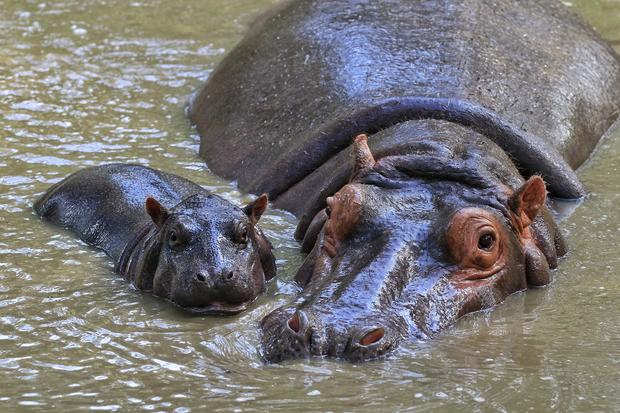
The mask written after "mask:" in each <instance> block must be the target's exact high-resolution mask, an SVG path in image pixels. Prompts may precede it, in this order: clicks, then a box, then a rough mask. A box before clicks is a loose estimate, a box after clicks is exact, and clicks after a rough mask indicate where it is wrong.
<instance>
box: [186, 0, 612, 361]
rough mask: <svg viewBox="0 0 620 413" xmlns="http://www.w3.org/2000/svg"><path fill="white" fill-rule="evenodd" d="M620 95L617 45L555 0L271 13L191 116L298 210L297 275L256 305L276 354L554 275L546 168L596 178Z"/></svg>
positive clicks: (341, 347)
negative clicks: (264, 310)
mask: <svg viewBox="0 0 620 413" xmlns="http://www.w3.org/2000/svg"><path fill="white" fill-rule="evenodd" d="M619 107H620V63H619V59H618V56H617V55H616V53H615V52H614V51H613V50H612V49H611V48H610V47H609V46H608V45H607V44H605V43H604V42H603V41H602V40H601V39H600V37H599V36H598V35H597V34H596V33H595V32H594V30H593V29H592V28H590V27H589V26H587V25H586V24H584V23H583V22H582V21H581V20H580V19H579V18H578V17H576V16H575V15H573V14H572V12H571V11H570V10H568V9H567V8H566V7H565V6H564V5H562V4H561V3H560V2H559V1H545V2H541V1H537V0H522V1H521V0H520V1H516V0H460V1H459V0H439V1H423V0H415V1H387V0H384V1H377V0H367V1H364V0H362V1H347V0H325V1H320V2H317V1H311V0H299V1H290V2H287V3H285V4H284V5H282V6H281V7H279V8H278V9H275V10H274V11H273V12H271V13H269V14H266V15H264V16H262V17H261V18H260V19H259V20H258V21H257V23H256V24H255V25H254V26H253V27H252V28H251V30H250V32H249V33H248V35H247V36H246V37H245V38H244V39H243V40H242V41H241V42H240V44H239V45H238V46H237V47H236V48H235V49H233V50H232V51H231V52H230V53H229V54H228V56H227V57H226V58H225V59H224V60H223V61H222V63H221V64H220V65H219V66H218V67H217V68H216V69H215V70H214V71H213V73H212V74H211V76H210V78H209V80H208V81H207V83H206V85H205V86H204V88H203V89H202V90H201V91H200V93H198V94H197V96H196V98H195V100H194V101H193V102H192V104H191V107H190V118H191V120H192V122H193V123H194V124H195V125H196V126H197V129H198V132H199V133H200V135H201V146H200V155H201V156H202V157H203V158H204V159H205V160H206V161H207V163H208V165H209V167H210V169H211V170H212V171H213V172H215V173H217V174H220V175H223V176H226V177H229V178H234V179H236V180H237V181H238V184H239V187H240V189H242V190H245V191H249V192H254V193H256V192H267V193H269V196H270V198H271V199H272V200H273V202H274V205H275V206H276V207H279V208H283V209H287V210H289V211H291V212H293V213H294V214H295V215H296V216H297V217H298V218H299V219H300V222H299V225H298V228H297V232H296V237H297V239H298V240H299V241H300V242H301V243H302V251H305V252H308V253H309V254H308V257H307V259H306V261H305V263H304V264H303V266H302V267H301V268H300V269H299V271H298V273H297V277H296V279H297V280H298V282H299V284H300V286H301V287H302V292H301V294H300V296H299V297H298V298H297V299H296V300H294V302H292V303H291V304H289V305H287V306H285V307H283V308H281V309H278V310H275V311H274V312H273V313H271V314H269V315H267V316H266V317H265V318H264V320H263V321H262V323H261V334H262V346H261V347H262V348H261V351H262V353H263V354H264V356H265V359H266V360H268V361H280V360H284V359H289V358H295V357H305V356H313V355H314V356H329V357H338V358H346V359H350V360H366V359H370V358H374V357H378V356H381V355H383V354H386V353H388V352H390V351H391V350H393V349H394V348H396V347H397V346H398V344H399V343H400V342H402V341H403V340H405V339H411V338H416V337H418V338H428V337H432V336H434V335H436V334H438V333H439V332H441V331H442V330H445V328H446V327H447V326H449V325H451V324H452V323H454V322H455V320H457V319H458V318H459V317H461V316H463V315H465V314H467V313H471V312H474V311H478V310H481V309H486V308H490V307H492V306H494V305H496V304H497V303H499V302H501V301H502V300H504V299H505V298H506V297H507V296H508V295H510V294H512V293H514V292H517V291H521V290H524V289H526V288H527V287H528V286H541V285H545V284H547V283H548V282H549V280H550V269H552V268H555V267H556V266H557V257H558V256H561V255H563V254H564V253H565V250H566V248H565V246H564V243H563V241H562V239H561V236H560V234H559V232H558V231H557V226H556V223H555V222H554V218H553V217H552V215H551V214H550V212H549V210H548V208H547V207H546V206H545V205H547V204H548V199H547V196H546V195H547V193H546V191H545V190H544V184H546V189H547V191H548V192H549V195H551V196H553V197H556V198H563V199H579V198H581V197H583V196H584V195H585V193H586V190H585V188H584V187H583V185H582V184H581V183H580V181H579V179H578V178H577V176H576V174H575V172H574V170H575V169H576V168H578V167H579V166H580V165H581V164H583V162H584V161H585V160H586V159H587V158H588V156H589V155H590V153H591V152H592V150H593V149H594V147H595V146H596V144H597V143H598V142H599V140H600V139H601V137H602V136H603V135H604V134H605V133H606V131H607V130H608V129H609V128H610V127H611V126H612V125H613V124H614V122H615V121H616V120H617V118H618V113H619ZM362 133H363V134H366V135H368V139H367V143H366V140H365V138H359V139H357V140H356V144H354V145H353V146H351V142H352V141H353V138H354V137H356V136H357V135H358V134H362ZM351 152H353V153H354V155H355V162H351V161H350V157H351ZM353 201H355V202H353ZM330 202H331V203H333V204H334V205H333V206H329V203H330ZM347 202H352V204H347ZM342 203H345V204H346V205H347V206H346V208H344V207H342ZM338 205H340V206H338ZM326 207H329V208H326ZM334 208H335V209H334ZM335 210H338V211H341V212H337V213H335V215H334V211H335ZM342 211H348V212H347V214H344V213H343V212H342ZM328 212H329V215H330V217H329V218H328ZM466 218H467V219H466ZM485 220H486V221H485ZM487 221H488V222H487ZM466 222H470V223H474V224H475V223H479V224H480V225H479V227H476V226H475V225H474V226H470V227H468V226H467V225H465V223H466ZM485 222H486V224H485ZM472 225H473V224H472ZM457 227H458V228H461V229H460V230H459V231H456V230H455V228H457ZM488 228H491V229H492V231H491V230H490V231H491V232H492V234H491V235H489V234H488V233H481V234H478V233H477V232H476V231H478V230H485V229H488ZM330 231H335V232H334V233H336V234H338V236H337V237H336V238H334V235H333V234H330V233H329V232H330ZM483 232H484V231H483ZM455 233H456V234H460V235H458V236H457V235H455ZM476 235H480V239H481V240H480V243H479V246H480V248H478V243H477V242H476ZM459 236H461V238H462V239H460V238H459ZM463 237H465V238H463ZM489 237H491V238H489ZM465 247H467V248H465ZM488 248H491V249H492V251H491V250H488ZM480 260H481V261H480ZM495 270H497V271H495Z"/></svg>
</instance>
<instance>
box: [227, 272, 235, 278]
mask: <svg viewBox="0 0 620 413" xmlns="http://www.w3.org/2000/svg"><path fill="white" fill-rule="evenodd" d="M234 276H235V273H234V272H233V271H231V272H229V273H228V274H226V279H227V280H232V279H233V277H234Z"/></svg>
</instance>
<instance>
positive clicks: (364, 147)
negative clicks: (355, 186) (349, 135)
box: [351, 134, 375, 179]
mask: <svg viewBox="0 0 620 413" xmlns="http://www.w3.org/2000/svg"><path fill="white" fill-rule="evenodd" d="M373 166H375V158H374V157H373V156H372V152H370V148H369V147H368V136H367V135H364V134H362V135H357V136H356V137H355V139H354V140H353V172H352V173H351V179H353V178H354V177H355V175H357V174H358V173H359V171H361V170H363V169H368V168H372V167H373Z"/></svg>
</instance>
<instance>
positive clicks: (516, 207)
mask: <svg viewBox="0 0 620 413" xmlns="http://www.w3.org/2000/svg"><path fill="white" fill-rule="evenodd" d="M546 197H547V188H546V187H545V181H543V179H542V178H541V177H540V176H538V175H534V176H532V177H531V178H530V179H528V180H527V182H526V183H524V184H523V185H522V186H521V188H519V189H518V190H517V192H515V193H514V194H513V195H512V197H511V198H510V200H509V201H508V205H509V206H510V209H512V212H513V213H514V214H515V218H516V219H517V221H518V222H519V224H520V226H521V228H526V227H528V226H529V225H530V224H531V223H532V222H533V221H534V218H536V215H538V212H539V211H540V210H541V208H542V207H543V206H544V205H545V199H546Z"/></svg>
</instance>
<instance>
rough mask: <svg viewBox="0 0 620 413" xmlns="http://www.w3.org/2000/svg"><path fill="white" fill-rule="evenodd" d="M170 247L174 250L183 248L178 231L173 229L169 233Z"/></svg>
mask: <svg viewBox="0 0 620 413" xmlns="http://www.w3.org/2000/svg"><path fill="white" fill-rule="evenodd" d="M168 246H169V247H170V248H173V249H179V248H181V247H182V246H183V240H182V239H181V235H180V233H179V232H178V230H176V229H171V230H170V232H168Z"/></svg>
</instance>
